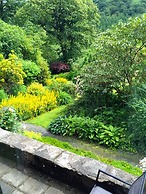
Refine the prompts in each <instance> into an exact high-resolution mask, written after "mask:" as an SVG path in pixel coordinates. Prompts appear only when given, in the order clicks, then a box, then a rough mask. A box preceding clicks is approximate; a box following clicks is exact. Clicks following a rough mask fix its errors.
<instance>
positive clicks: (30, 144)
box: [0, 129, 136, 194]
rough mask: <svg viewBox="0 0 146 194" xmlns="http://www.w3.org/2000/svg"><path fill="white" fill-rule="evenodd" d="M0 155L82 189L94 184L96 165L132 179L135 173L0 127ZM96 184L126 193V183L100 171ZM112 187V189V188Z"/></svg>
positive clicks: (85, 189) (125, 179)
mask: <svg viewBox="0 0 146 194" xmlns="http://www.w3.org/2000/svg"><path fill="white" fill-rule="evenodd" d="M0 155H2V156H5V157H7V158H9V159H11V160H14V161H16V162H17V165H18V168H19V167H22V166H30V167H32V168H35V169H37V170H39V171H42V172H43V173H46V174H48V175H49V176H52V177H54V178H56V179H59V180H61V181H63V182H65V183H67V184H69V185H71V186H73V187H76V188H78V189H80V190H82V191H84V192H85V193H89V191H90V190H91V188H92V187H93V185H94V183H95V179H96V175H97V172H98V170H99V169H101V170H103V171H106V172H108V173H110V174H112V175H114V176H117V177H118V178H120V179H122V180H124V181H126V182H129V183H132V182H133V181H134V180H135V179H136V177H134V176H132V175H131V174H128V173H126V172H124V171H122V170H120V169H117V168H114V167H113V166H110V165H107V164H104V163H102V162H100V161H97V160H94V159H91V158H87V157H82V156H79V155H76V154H73V153H71V152H68V151H65V150H63V149H61V148H57V147H54V146H51V145H46V144H43V143H41V142H38V141H36V140H33V139H29V138H27V137H24V136H22V135H19V134H15V133H11V132H8V131H5V130H2V129H0ZM99 185H101V186H103V187H105V188H108V189H109V190H110V191H112V192H113V193H114V192H115V193H116V194H118V193H122V194H124V193H127V189H125V185H123V184H121V183H120V182H117V181H115V180H114V179H111V178H109V177H107V176H106V175H103V174H102V176H101V177H100V183H99ZM114 190H115V191H114Z"/></svg>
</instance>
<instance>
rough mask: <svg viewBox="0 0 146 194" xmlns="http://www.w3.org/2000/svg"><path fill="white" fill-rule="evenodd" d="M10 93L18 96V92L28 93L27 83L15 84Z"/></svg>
mask: <svg viewBox="0 0 146 194" xmlns="http://www.w3.org/2000/svg"><path fill="white" fill-rule="evenodd" d="M9 93H10V95H14V96H17V95H18V93H26V86H25V85H14V86H12V87H11V89H10V90H9Z"/></svg>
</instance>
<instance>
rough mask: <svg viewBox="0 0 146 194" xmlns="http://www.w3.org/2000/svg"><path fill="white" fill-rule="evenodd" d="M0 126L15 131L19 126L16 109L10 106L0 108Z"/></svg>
mask: <svg viewBox="0 0 146 194" xmlns="http://www.w3.org/2000/svg"><path fill="white" fill-rule="evenodd" d="M0 127H1V128H2V129H4V130H7V131H17V130H18V129H19V127H20V123H19V119H18V116H17V114H16V111H15V110H14V109H13V108H11V107H4V108H3V109H1V110H0Z"/></svg>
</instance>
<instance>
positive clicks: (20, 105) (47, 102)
mask: <svg viewBox="0 0 146 194" xmlns="http://www.w3.org/2000/svg"><path fill="white" fill-rule="evenodd" d="M9 106H12V107H14V108H15V110H16V111H17V113H18V115H19V117H20V118H21V119H22V120H27V119H30V118H32V117H35V116H38V115H40V114H42V113H44V112H46V111H50V110H52V109H53V108H55V107H56V106H57V94H56V93H55V92H54V91H48V90H46V91H45V92H44V94H43V95H42V96H36V95H32V94H28V93H26V94H21V93H19V94H18V96H16V97H15V96H11V97H10V98H9V99H4V100H2V102H1V104H0V109H1V108H3V107H9Z"/></svg>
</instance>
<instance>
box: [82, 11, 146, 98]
mask: <svg viewBox="0 0 146 194" xmlns="http://www.w3.org/2000/svg"><path fill="white" fill-rule="evenodd" d="M145 32H146V14H144V15H143V16H141V17H136V18H134V19H130V20H129V21H128V22H127V23H119V24H118V25H117V26H115V27H113V28H112V29H111V30H107V31H106V32H104V33H101V34H100V35H99V37H98V39H97V41H96V51H95V52H94V53H93V54H92V63H90V64H89V65H87V66H85V68H84V70H83V74H82V80H83V86H84V90H90V91H94V92H96V91H99V90H100V91H101V90H102V91H104V92H108V91H112V90H113V89H114V90H115V92H116V93H117V94H119V95H122V94H126V93H127V94H128V93H130V92H131V89H132V87H133V86H134V85H137V84H138V83H141V82H144V81H145V70H144V69H145V63H146V48H145V46H146V33H145ZM91 64H92V65H91Z"/></svg>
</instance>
